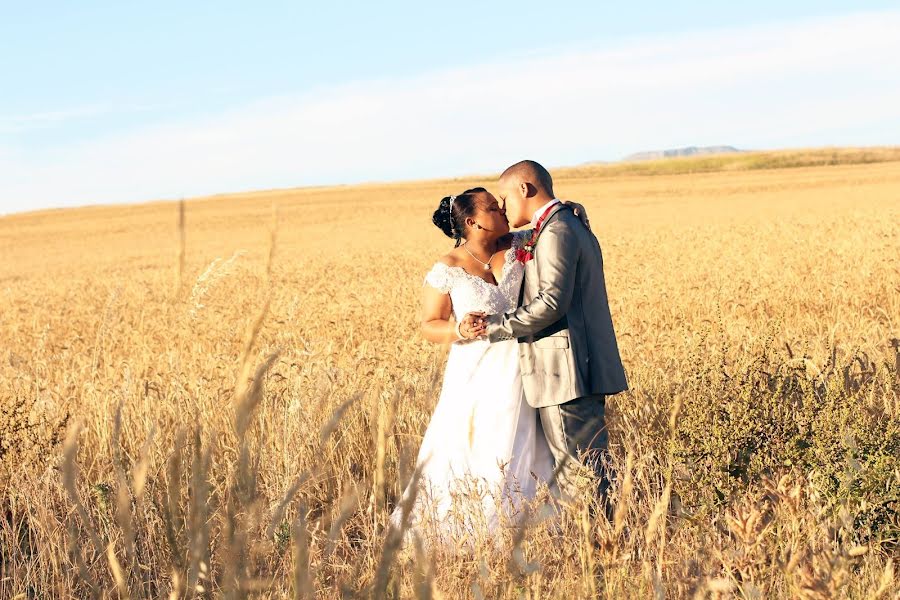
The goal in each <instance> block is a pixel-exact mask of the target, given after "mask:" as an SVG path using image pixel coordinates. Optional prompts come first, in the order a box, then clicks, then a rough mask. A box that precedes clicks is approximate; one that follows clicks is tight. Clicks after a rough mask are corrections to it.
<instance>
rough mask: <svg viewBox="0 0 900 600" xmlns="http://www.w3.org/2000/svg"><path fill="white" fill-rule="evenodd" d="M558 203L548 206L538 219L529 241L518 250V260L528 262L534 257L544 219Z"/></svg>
mask: <svg viewBox="0 0 900 600" xmlns="http://www.w3.org/2000/svg"><path fill="white" fill-rule="evenodd" d="M557 204H559V203H558V202H554V203H553V204H551V205H550V206H548V207H547V210H545V211H544V214H542V215H541V218H540V219H538V221H537V223H536V224H535V225H534V229H532V230H531V237H530V238H528V241H527V242H525V243H524V244H522V247H521V248H518V249H517V250H516V260H517V261H519V262H520V263H522V264H524V263H527V262H528V261H529V260H531V259H532V258H534V247H535V246H536V245H537V240H538V236H539V235H540V233H541V225H543V224H544V219H546V218H547V215H548V214H550V211H551V210H553V208H554V207H555V206H556V205H557Z"/></svg>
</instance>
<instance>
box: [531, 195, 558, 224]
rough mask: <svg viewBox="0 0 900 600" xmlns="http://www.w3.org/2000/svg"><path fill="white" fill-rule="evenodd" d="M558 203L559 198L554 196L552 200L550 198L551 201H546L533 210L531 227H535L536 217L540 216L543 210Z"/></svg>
mask: <svg viewBox="0 0 900 600" xmlns="http://www.w3.org/2000/svg"><path fill="white" fill-rule="evenodd" d="M558 203H559V200H557V199H556V198H554V199H553V200H551V201H550V202H548V203H547V204H545V205H543V206H542V207H540V208H539V209H537V210H536V211H535V213H534V215H533V216H532V217H531V226H532V227H537V222H538V219H540V218H541V215H542V214H544V211H545V210H547V209H548V208H550V207H551V206H553V205H554V204H558Z"/></svg>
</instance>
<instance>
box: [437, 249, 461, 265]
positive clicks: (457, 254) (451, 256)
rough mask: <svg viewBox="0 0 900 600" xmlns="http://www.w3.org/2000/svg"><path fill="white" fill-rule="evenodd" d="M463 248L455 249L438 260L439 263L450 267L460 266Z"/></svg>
mask: <svg viewBox="0 0 900 600" xmlns="http://www.w3.org/2000/svg"><path fill="white" fill-rule="evenodd" d="M461 251H462V248H454V249H453V250H451V251H450V252H448V253H447V254H445V255H443V256H442V257H440V258H439V259H438V262H439V263H443V264H445V265H447V266H448V267H458V266H459V264H460V259H461V258H462V256H461Z"/></svg>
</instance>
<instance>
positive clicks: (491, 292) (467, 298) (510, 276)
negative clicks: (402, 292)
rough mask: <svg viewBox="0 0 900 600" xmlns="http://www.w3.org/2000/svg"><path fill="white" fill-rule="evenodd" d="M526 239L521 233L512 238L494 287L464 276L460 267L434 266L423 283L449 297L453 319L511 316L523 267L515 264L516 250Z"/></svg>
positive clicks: (520, 283) (516, 262) (517, 295)
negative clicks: (477, 313) (472, 314)
mask: <svg viewBox="0 0 900 600" xmlns="http://www.w3.org/2000/svg"><path fill="white" fill-rule="evenodd" d="M524 239H525V234H524V232H516V233H514V234H513V244H512V247H510V248H509V250H507V251H506V252H505V253H504V255H503V270H502V271H501V278H500V280H499V281H498V282H497V285H494V284H492V283H488V282H487V281H485V280H484V279H482V278H480V277H477V276H475V275H472V274H470V273H468V272H466V270H465V269H463V268H462V267H450V266H447V265H445V264H444V263H441V262H439V263H435V265H434V266H433V267H432V268H431V270H430V271H429V272H428V274H427V275H426V276H425V283H426V284H427V285H430V286H431V287H433V288H435V289H437V290H440V291H441V292H444V293H445V294H447V293H449V294H450V300H451V302H452V303H453V316H454V319H457V320H458V319H460V318H461V317H463V316H464V315H465V314H466V313H470V312H473V311H483V312H485V313H487V314H489V315H494V314H500V313H506V312H511V311H513V310H515V308H516V306H517V305H518V301H519V288H520V286H521V285H522V276H523V275H524V272H525V267H524V265H523V264H522V263H520V262H519V261H517V260H516V249H517V248H519V247H520V246H521V244H522V241H523V240H524Z"/></svg>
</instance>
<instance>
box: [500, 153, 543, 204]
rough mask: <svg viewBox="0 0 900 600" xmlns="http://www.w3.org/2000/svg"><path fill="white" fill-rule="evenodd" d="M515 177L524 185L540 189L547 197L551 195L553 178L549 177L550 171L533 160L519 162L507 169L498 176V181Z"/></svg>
mask: <svg viewBox="0 0 900 600" xmlns="http://www.w3.org/2000/svg"><path fill="white" fill-rule="evenodd" d="M508 177H515V178H517V179H519V180H521V181H524V182H525V183H530V184H531V185H536V186H538V187H540V188H542V189H543V190H544V191H545V192H547V193H548V194H549V195H551V196H552V195H553V178H552V177H550V171H548V170H547V169H545V168H544V167H542V166H541V165H540V163H538V162H535V161H533V160H520V161H519V162H517V163H516V164H514V165H512V166H511V167H508V168H507V169H506V170H505V171H503V173H502V174H501V175H500V179H506V178H508Z"/></svg>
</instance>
